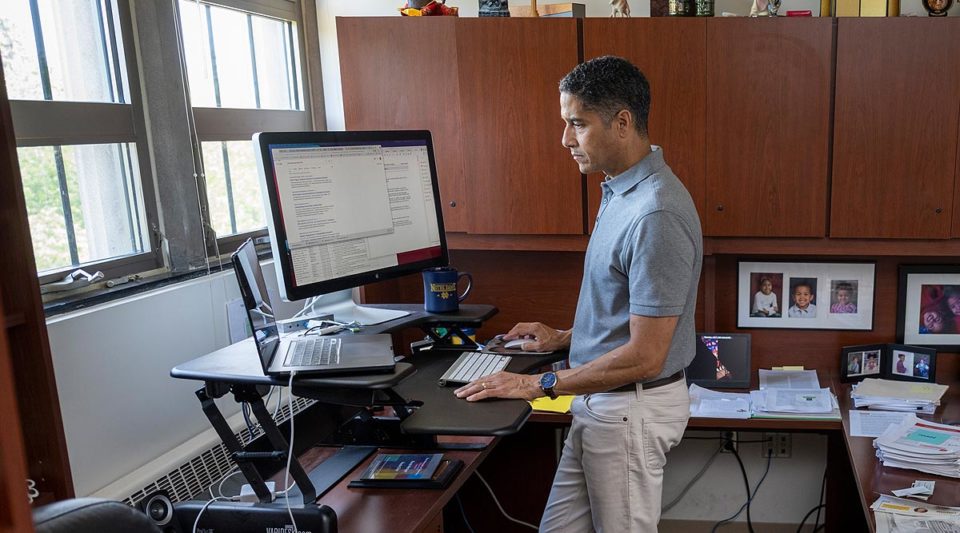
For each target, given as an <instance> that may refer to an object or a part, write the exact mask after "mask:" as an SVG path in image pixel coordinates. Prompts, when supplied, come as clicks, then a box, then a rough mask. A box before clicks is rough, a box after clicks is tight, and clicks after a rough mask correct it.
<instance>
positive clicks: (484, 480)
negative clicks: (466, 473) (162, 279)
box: [474, 470, 540, 531]
mask: <svg viewBox="0 0 960 533" xmlns="http://www.w3.org/2000/svg"><path fill="white" fill-rule="evenodd" d="M474 474H476V475H477V479H479V480H480V481H481V482H482V483H483V485H484V486H485V487H487V492H489V493H490V497H491V498H493V503H495V504H497V509H500V513H501V514H502V515H503V516H504V518H506V519H507V520H509V521H511V522H513V523H515V524H520V525H521V526H527V527H529V528H530V529H533V530H535V531H536V530H539V529H540V528H538V527H537V526H535V525H533V524H531V523H529V522H524V521H523V520H517V519H516V518H514V517H512V516H510V515H508V514H507V512H506V511H504V510H503V506H502V505H500V500H498V499H497V495H496V494H494V493H493V488H491V487H490V484H489V483H487V480H486V479H483V476H481V475H480V471H479V470H475V471H474Z"/></svg>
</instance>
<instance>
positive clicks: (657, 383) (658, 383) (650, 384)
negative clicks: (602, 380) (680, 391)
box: [609, 370, 684, 392]
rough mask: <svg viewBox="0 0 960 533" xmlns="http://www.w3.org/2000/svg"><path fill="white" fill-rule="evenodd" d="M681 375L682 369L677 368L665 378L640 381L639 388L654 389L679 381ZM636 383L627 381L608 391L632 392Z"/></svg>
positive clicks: (635, 387) (635, 388)
mask: <svg viewBox="0 0 960 533" xmlns="http://www.w3.org/2000/svg"><path fill="white" fill-rule="evenodd" d="M683 376H684V374H683V370H678V371H677V373H676V374H671V375H669V376H667V377H665V378H660V379H655V380H653V381H647V382H644V383H640V384H639V385H640V388H641V389H643V390H650V389H655V388H657V387H662V386H664V385H669V384H671V383H674V382H677V381H680V380H681V379H683ZM637 385H638V384H637V383H627V384H626V385H624V386H622V387H617V388H615V389H612V390H610V391H609V392H633V391H635V390H637Z"/></svg>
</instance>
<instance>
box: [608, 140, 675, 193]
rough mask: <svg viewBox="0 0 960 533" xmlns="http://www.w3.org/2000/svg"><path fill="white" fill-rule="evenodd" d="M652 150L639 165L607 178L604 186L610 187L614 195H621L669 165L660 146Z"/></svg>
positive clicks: (652, 147) (653, 147)
mask: <svg viewBox="0 0 960 533" xmlns="http://www.w3.org/2000/svg"><path fill="white" fill-rule="evenodd" d="M650 149H651V151H650V153H649V154H647V155H646V157H644V158H643V159H641V160H640V161H638V162H637V164H635V165H633V166H632V167H630V168H628V169H627V170H625V171H623V172H621V173H620V174H618V175H616V176H613V177H607V179H606V180H605V181H604V182H603V185H604V186H605V187H609V188H610V191H611V192H613V193H614V194H617V195H621V194H624V193H626V192H627V191H629V190H630V189H632V188H634V187H635V186H636V185H637V184H638V183H640V182H641V181H643V180H645V179H647V177H649V176H651V175H653V174H656V173H657V172H659V171H660V169H662V168H663V167H665V166H666V164H667V163H666V162H665V161H664V160H663V149H662V148H660V147H659V146H650Z"/></svg>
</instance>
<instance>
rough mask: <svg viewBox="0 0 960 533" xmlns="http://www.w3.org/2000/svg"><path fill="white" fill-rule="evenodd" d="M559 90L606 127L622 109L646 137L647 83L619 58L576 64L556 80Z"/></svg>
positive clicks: (647, 113)
mask: <svg viewBox="0 0 960 533" xmlns="http://www.w3.org/2000/svg"><path fill="white" fill-rule="evenodd" d="M560 92H561V93H567V94H569V95H571V96H575V97H577V98H578V99H579V100H580V102H581V103H582V104H583V106H584V107H585V108H586V109H589V110H590V111H595V112H597V113H599V114H600V116H601V117H602V118H603V121H604V123H605V124H606V125H607V126H609V125H610V122H611V121H612V120H613V117H614V116H616V114H617V113H619V112H620V110H622V109H626V110H628V111H630V114H631V115H633V118H634V125H635V127H636V128H637V131H638V132H639V133H640V135H641V136H643V137H646V136H647V120H648V118H649V116H650V83H648V82H647V78H646V76H644V75H643V72H641V71H640V69H639V68H637V67H636V66H635V65H634V64H633V63H631V62H629V61H627V60H626V59H624V58H622V57H617V56H602V57H598V58H595V59H591V60H590V61H587V62H584V63H580V64H579V65H577V66H576V67H574V69H573V70H571V71H570V73H569V74H567V75H566V76H564V77H563V79H562V80H560Z"/></svg>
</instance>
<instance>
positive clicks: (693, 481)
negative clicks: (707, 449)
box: [660, 445, 723, 515]
mask: <svg viewBox="0 0 960 533" xmlns="http://www.w3.org/2000/svg"><path fill="white" fill-rule="evenodd" d="M721 451H723V445H721V446H720V447H719V448H717V450H716V451H715V452H713V455H711V456H710V458H709V459H707V462H706V463H704V464H703V468H701V469H700V471H699V472H697V473H696V475H694V476H693V479H691V480H690V481H689V482H688V483H687V485H686V486H685V487H683V490H681V491H680V494H678V495H677V497H676V498H674V499H673V500H672V501H671V502H670V503H668V504H666V505H664V506H663V508H662V509H660V514H661V515H662V514H663V513H666V512H667V511H669V510H670V509H673V508H674V507H675V506H676V505H677V504H678V503H680V500H682V499H683V497H684V496H686V495H687V492H689V491H690V489H691V488H692V487H693V485H694V484H696V482H697V481H700V478H701V477H703V474H704V473H705V472H706V471H707V469H708V468H710V465H712V464H713V462H714V461H716V459H717V457H718V456H719V455H720V452H721Z"/></svg>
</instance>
